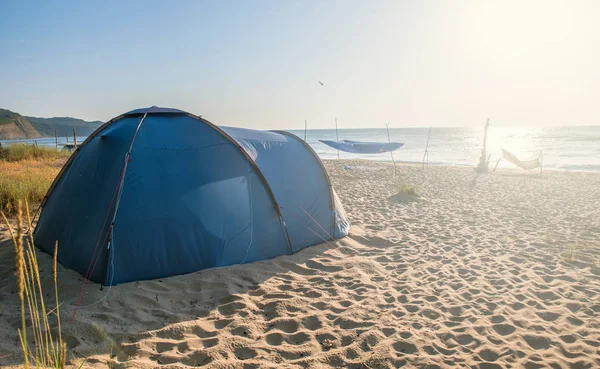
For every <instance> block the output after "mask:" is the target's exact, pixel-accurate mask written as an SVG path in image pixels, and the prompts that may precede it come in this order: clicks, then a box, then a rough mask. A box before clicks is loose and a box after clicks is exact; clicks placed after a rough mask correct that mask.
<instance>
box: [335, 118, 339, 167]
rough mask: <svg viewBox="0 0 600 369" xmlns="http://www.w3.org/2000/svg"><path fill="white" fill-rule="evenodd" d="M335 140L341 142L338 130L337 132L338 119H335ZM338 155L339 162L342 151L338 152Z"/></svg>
mask: <svg viewBox="0 0 600 369" xmlns="http://www.w3.org/2000/svg"><path fill="white" fill-rule="evenodd" d="M335 140H336V141H337V142H340V137H339V136H338V130H337V118H335ZM337 154H338V160H340V150H338V151H337Z"/></svg>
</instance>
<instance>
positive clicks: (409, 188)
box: [398, 184, 419, 197]
mask: <svg viewBox="0 0 600 369" xmlns="http://www.w3.org/2000/svg"><path fill="white" fill-rule="evenodd" d="M398 193H399V194H405V195H410V196H417V197H418V196H419V193H418V192H417V187H416V186H413V185H410V184H401V185H400V186H398Z"/></svg>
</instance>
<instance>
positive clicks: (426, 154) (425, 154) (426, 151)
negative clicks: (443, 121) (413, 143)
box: [423, 127, 431, 170]
mask: <svg viewBox="0 0 600 369" xmlns="http://www.w3.org/2000/svg"><path fill="white" fill-rule="evenodd" d="M429 137H431V127H429V133H428V134H427V145H425V153H423V170H425V157H427V164H429V150H428V149H429Z"/></svg>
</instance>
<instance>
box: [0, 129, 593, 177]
mask: <svg viewBox="0 0 600 369" xmlns="http://www.w3.org/2000/svg"><path fill="white" fill-rule="evenodd" d="M290 132H292V133H293V134H295V135H297V136H298V137H300V138H302V139H304V134H305V132H304V131H303V130H290ZM428 133H429V128H428V127H427V128H390V140H391V141H397V142H403V143H404V146H403V147H402V148H400V149H399V150H397V151H394V152H393V155H394V160H395V161H396V162H399V163H421V162H422V161H423V155H424V152H425V148H426V146H427V136H428ZM338 138H339V140H354V141H377V142H387V141H388V133H387V130H386V129H385V128H365V129H339V130H338V131H337V135H336V131H335V130H334V129H309V130H308V131H307V132H306V141H307V142H308V144H310V145H311V146H312V148H313V149H314V150H315V152H316V153H317V154H318V155H319V156H320V157H321V158H323V159H337V157H338V152H337V150H335V149H333V148H331V147H329V146H327V145H325V144H323V143H321V142H320V141H319V140H337V139H338ZM85 139H86V137H84V136H82V137H77V142H78V143H81V142H83V141H84V140H85ZM1 142H2V144H12V143H18V142H19V140H6V141H1ZM22 142H24V143H34V142H37V144H38V145H40V146H55V144H56V143H55V139H54V137H51V138H38V139H29V140H22ZM66 143H67V142H66V138H64V137H62V138H60V137H59V143H58V145H59V148H62V146H63V145H64V144H66ZM69 143H73V139H72V138H71V137H69ZM482 144H483V128H482V127H468V128H465V127H462V128H448V127H445V128H436V127H433V128H431V135H430V137H429V146H428V148H427V151H428V154H429V164H431V165H461V166H475V165H476V164H477V162H478V160H479V156H480V154H481V148H482ZM501 149H505V150H508V151H510V152H511V153H513V154H515V155H516V156H517V157H518V158H519V159H521V160H530V159H534V158H537V157H538V156H539V154H540V152H541V153H542V159H543V165H544V169H549V170H579V171H595V172H600V126H577V127H506V126H493V125H492V126H490V128H489V130H488V142H487V152H488V154H491V155H492V156H491V160H490V166H491V167H494V166H495V165H496V162H497V160H498V159H499V158H500V156H501ZM339 157H340V159H354V158H359V159H368V160H379V161H391V160H392V157H391V154H390V153H382V154H370V155H365V154H349V153H344V152H340V153H339ZM498 166H499V167H500V168H511V167H514V166H513V165H512V164H511V163H509V162H507V161H506V160H500V162H499V165H498Z"/></svg>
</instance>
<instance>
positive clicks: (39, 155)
mask: <svg viewBox="0 0 600 369" xmlns="http://www.w3.org/2000/svg"><path fill="white" fill-rule="evenodd" d="M69 155H70V153H69V152H65V151H58V150H56V149H55V148H53V147H44V146H37V145H26V144H13V145H7V146H1V147H0V160H3V161H11V162H14V161H22V160H35V159H38V160H39V159H56V158H68V157H69Z"/></svg>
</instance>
